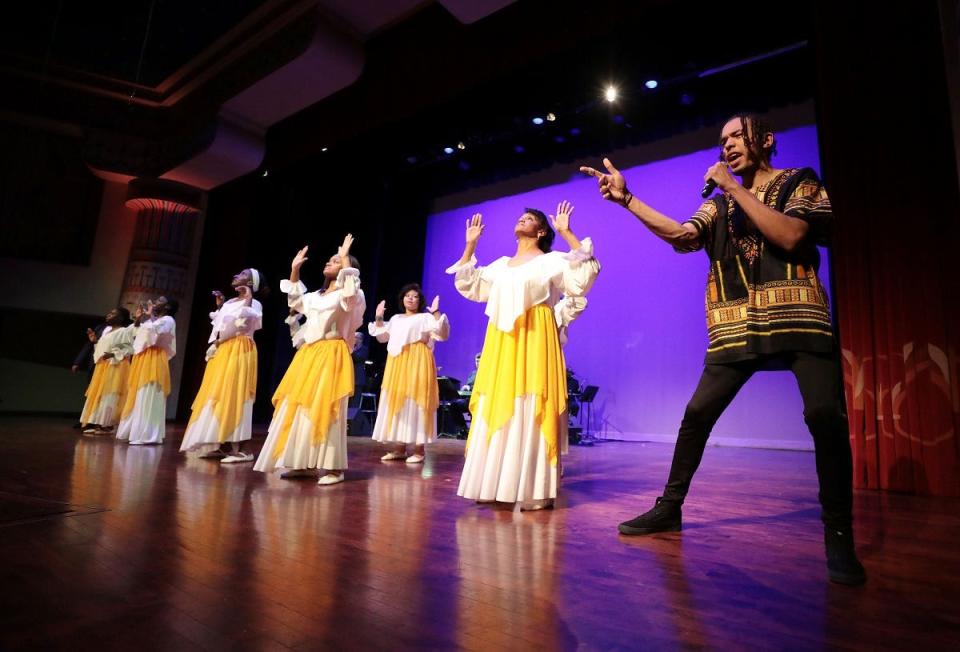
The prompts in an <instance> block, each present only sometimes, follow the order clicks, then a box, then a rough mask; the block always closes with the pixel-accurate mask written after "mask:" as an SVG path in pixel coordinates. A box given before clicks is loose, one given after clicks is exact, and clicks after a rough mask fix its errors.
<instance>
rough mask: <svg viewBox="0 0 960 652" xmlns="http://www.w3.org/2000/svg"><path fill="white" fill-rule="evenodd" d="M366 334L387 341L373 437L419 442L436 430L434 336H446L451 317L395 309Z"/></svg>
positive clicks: (425, 441) (431, 437)
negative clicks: (385, 319) (402, 312)
mask: <svg viewBox="0 0 960 652" xmlns="http://www.w3.org/2000/svg"><path fill="white" fill-rule="evenodd" d="M368 329H369V332H370V335H372V336H373V337H375V338H377V340H378V341H379V342H385V343H386V344H387V354H388V355H387V365H386V368H385V369H384V374H383V384H382V386H381V390H380V404H379V405H378V407H377V421H376V423H375V424H374V426H373V439H374V440H376V441H380V442H393V443H404V444H416V445H423V444H428V443H430V442H432V441H433V440H434V438H435V437H436V431H437V406H438V405H439V391H438V388H437V365H436V362H435V361H434V359H433V346H434V342H443V341H444V340H446V339H447V338H448V337H449V336H450V321H449V320H448V319H447V316H446V315H441V316H440V318H439V319H437V318H436V317H434V316H433V315H432V314H430V313H428V312H423V313H418V314H416V315H406V314H401V315H394V316H393V317H391V318H390V321H388V322H386V323H384V324H383V325H382V326H378V325H377V324H376V322H371V323H370V324H369V326H368Z"/></svg>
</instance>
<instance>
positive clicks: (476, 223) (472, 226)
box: [467, 213, 484, 244]
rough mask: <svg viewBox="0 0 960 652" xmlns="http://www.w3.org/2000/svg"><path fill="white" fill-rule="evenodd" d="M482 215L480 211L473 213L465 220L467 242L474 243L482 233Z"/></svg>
mask: <svg viewBox="0 0 960 652" xmlns="http://www.w3.org/2000/svg"><path fill="white" fill-rule="evenodd" d="M483 229H484V224H483V216H482V215H480V213H474V215H473V217H472V218H470V219H469V220H467V244H471V243H475V242H476V241H477V240H479V239H480V236H481V235H483Z"/></svg>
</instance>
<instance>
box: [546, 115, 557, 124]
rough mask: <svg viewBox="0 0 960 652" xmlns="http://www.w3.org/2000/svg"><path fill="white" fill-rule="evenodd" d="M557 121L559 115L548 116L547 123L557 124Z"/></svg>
mask: <svg viewBox="0 0 960 652" xmlns="http://www.w3.org/2000/svg"><path fill="white" fill-rule="evenodd" d="M556 120H557V114H555V113H548V114H547V122H556Z"/></svg>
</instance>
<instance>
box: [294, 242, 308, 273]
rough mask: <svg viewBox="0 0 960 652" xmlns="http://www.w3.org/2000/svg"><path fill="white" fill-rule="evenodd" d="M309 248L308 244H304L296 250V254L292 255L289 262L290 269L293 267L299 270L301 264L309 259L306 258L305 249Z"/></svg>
mask: <svg viewBox="0 0 960 652" xmlns="http://www.w3.org/2000/svg"><path fill="white" fill-rule="evenodd" d="M309 248H310V247H309V246H306V247H304V248H303V249H301V250H300V251H298V252H297V255H296V256H294V257H293V262H292V263H290V269H295V270H298V271H299V270H300V268H301V267H302V266H303V264H304V263H305V262H307V261H308V260H310V259H309V258H307V250H308V249H309Z"/></svg>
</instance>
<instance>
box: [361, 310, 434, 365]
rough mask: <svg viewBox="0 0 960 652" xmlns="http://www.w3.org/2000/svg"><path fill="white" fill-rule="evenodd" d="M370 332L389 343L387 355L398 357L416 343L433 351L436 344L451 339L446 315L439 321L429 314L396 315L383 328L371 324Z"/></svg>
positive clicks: (375, 323) (381, 340) (378, 339)
mask: <svg viewBox="0 0 960 652" xmlns="http://www.w3.org/2000/svg"><path fill="white" fill-rule="evenodd" d="M368 330H369V331H370V335H371V336H372V337H375V338H377V341H378V342H386V343H387V353H389V354H390V355H394V356H396V355H400V354H401V353H402V352H403V349H404V347H405V346H407V345H409V344H413V343H415V342H423V343H424V344H426V345H427V346H428V347H430V350H431V351H432V350H433V343H434V342H443V341H445V340H446V339H447V338H448V337H450V320H448V319H447V316H446V315H440V319H437V318H436V317H434V316H433V315H432V314H430V313H429V312H421V313H418V314H416V315H407V314H401V315H394V316H393V317H391V318H390V321H388V322H386V323H385V324H383V326H377V322H370V324H369V326H368Z"/></svg>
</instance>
